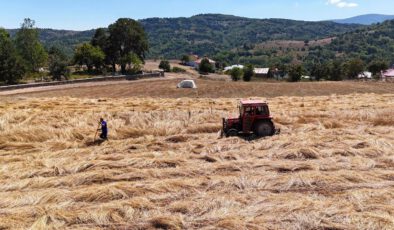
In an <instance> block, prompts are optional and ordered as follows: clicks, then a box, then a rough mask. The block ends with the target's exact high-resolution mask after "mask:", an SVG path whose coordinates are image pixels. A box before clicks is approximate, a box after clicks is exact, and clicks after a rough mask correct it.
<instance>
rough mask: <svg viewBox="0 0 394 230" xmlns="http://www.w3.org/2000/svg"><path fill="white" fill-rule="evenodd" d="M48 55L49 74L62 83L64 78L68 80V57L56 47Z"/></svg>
mask: <svg viewBox="0 0 394 230" xmlns="http://www.w3.org/2000/svg"><path fill="white" fill-rule="evenodd" d="M48 54H49V56H48V64H49V73H50V74H51V75H52V79H53V80H58V81H60V80H61V79H62V77H64V78H65V79H66V80H68V78H69V76H70V70H69V69H68V68H67V66H68V60H67V57H66V55H65V54H64V53H63V52H62V51H61V50H60V49H58V48H56V47H52V48H51V49H50V50H49V52H48Z"/></svg>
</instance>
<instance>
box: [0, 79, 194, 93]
mask: <svg viewBox="0 0 394 230" xmlns="http://www.w3.org/2000/svg"><path fill="white" fill-rule="evenodd" d="M190 78H191V76H189V75H179V74H166V77H162V78H147V79H140V80H133V81H127V80H124V81H102V82H85V83H77V84H69V85H55V86H42V87H34V88H25V89H14V90H7V91H0V96H11V95H17V94H25V93H34V92H43V91H53V90H63V89H73V88H87V87H96V86H108V85H124V84H134V83H137V82H150V81H165V80H174V79H190Z"/></svg>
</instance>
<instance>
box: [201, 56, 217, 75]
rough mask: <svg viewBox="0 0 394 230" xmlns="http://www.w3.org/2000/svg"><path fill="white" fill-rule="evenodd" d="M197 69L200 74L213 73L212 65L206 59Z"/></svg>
mask: <svg viewBox="0 0 394 230" xmlns="http://www.w3.org/2000/svg"><path fill="white" fill-rule="evenodd" d="M198 69H199V71H200V72H201V73H205V74H206V73H213V72H215V71H214V68H213V66H212V64H211V63H210V62H209V59H208V58H203V59H202V60H201V63H200V65H199V67H198Z"/></svg>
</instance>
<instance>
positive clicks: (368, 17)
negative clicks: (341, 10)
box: [333, 14, 394, 25]
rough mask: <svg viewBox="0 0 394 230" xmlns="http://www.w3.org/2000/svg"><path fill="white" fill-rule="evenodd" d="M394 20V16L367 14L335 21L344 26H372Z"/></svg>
mask: <svg viewBox="0 0 394 230" xmlns="http://www.w3.org/2000/svg"><path fill="white" fill-rule="evenodd" d="M392 19H394V15H384V14H365V15H360V16H356V17H351V18H346V19H338V20H333V21H334V22H336V23H344V24H361V25H372V24H375V23H382V22H384V21H387V20H392Z"/></svg>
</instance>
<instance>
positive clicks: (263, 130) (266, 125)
mask: <svg viewBox="0 0 394 230" xmlns="http://www.w3.org/2000/svg"><path fill="white" fill-rule="evenodd" d="M254 134H256V135H257V136H259V137H266V136H272V135H274V134H275V127H274V123H272V121H260V122H258V123H257V124H256V125H255V127H254Z"/></svg>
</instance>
